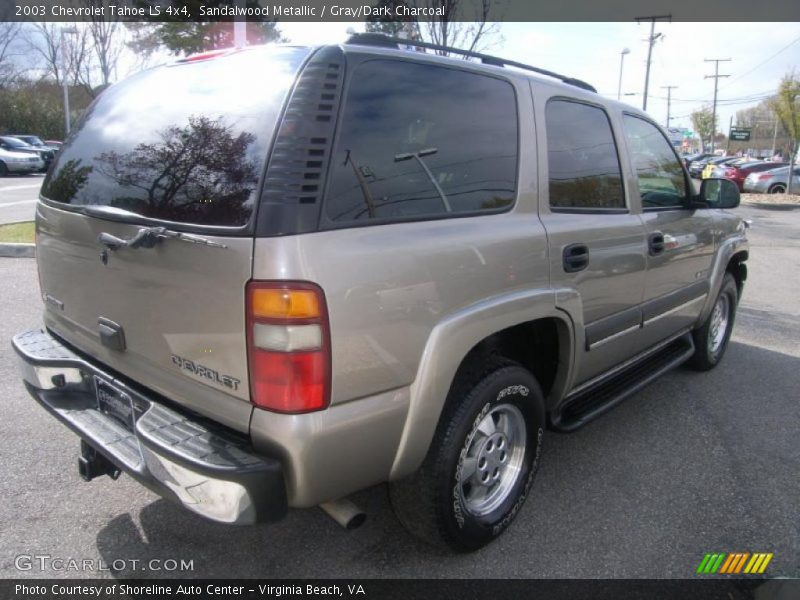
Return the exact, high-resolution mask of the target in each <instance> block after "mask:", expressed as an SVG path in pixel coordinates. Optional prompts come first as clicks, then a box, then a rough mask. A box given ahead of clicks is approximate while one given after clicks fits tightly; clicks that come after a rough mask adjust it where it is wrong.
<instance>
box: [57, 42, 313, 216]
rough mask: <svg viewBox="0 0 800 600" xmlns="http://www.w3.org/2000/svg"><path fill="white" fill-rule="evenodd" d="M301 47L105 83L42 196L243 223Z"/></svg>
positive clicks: (168, 68) (271, 49) (229, 57)
mask: <svg viewBox="0 0 800 600" xmlns="http://www.w3.org/2000/svg"><path fill="white" fill-rule="evenodd" d="M308 52H309V50H308V49H307V48H290V47H268V48H254V49H249V50H245V51H241V52H237V53H233V54H230V55H226V56H221V57H217V58H212V59H209V60H202V61H197V62H187V63H182V64H181V63H179V64H176V65H171V66H166V67H159V68H156V69H152V70H149V71H145V72H143V73H140V74H138V75H136V76H134V77H131V78H130V79H127V80H126V81H124V82H122V83H120V84H117V85H115V86H112V87H111V88H109V89H108V90H106V91H105V92H104V93H103V94H102V95H101V96H100V98H98V100H97V101H96V102H95V103H94V104H93V105H92V106H91V107H90V108H89V109H88V110H87V114H86V116H85V117H84V119H83V120H82V122H81V123H80V125H79V126H78V130H77V131H76V132H75V135H73V136H71V137H70V139H69V140H68V142H67V143H66V144H65V145H64V146H63V147H62V148H61V151H60V153H59V155H58V159H57V161H56V164H55V166H54V168H53V169H52V170H51V172H50V174H49V175H48V177H47V179H46V181H45V183H44V185H43V187H42V195H43V196H44V197H45V198H47V199H49V200H52V201H55V202H61V203H64V204H69V205H72V206H106V207H110V208H114V209H120V210H122V211H129V212H131V213H134V214H135V215H138V216H140V217H147V218H150V219H155V220H158V221H168V222H177V223H185V224H195V225H204V226H224V227H241V226H244V225H246V224H247V223H248V222H249V220H250V217H251V215H252V213H253V210H254V206H255V199H256V196H257V194H256V191H257V186H258V180H259V175H260V174H261V171H262V168H263V165H264V163H265V162H266V157H267V153H268V150H269V144H270V142H271V139H272V134H273V130H274V129H275V124H276V122H277V120H278V116H279V113H280V110H281V106H282V103H283V100H284V98H285V96H286V94H287V93H288V90H289V89H290V87H291V85H292V82H293V81H294V79H295V75H296V73H297V71H298V69H299V67H300V65H301V64H302V62H303V60H304V58H305V57H306V56H307V55H308Z"/></svg>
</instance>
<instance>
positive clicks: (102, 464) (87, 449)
mask: <svg viewBox="0 0 800 600" xmlns="http://www.w3.org/2000/svg"><path fill="white" fill-rule="evenodd" d="M78 473H80V475H81V477H82V478H83V480H84V481H91V480H92V479H94V478H95V477H100V476H101V475H108V476H109V477H111V479H117V478H118V477H119V474H120V470H119V468H117V466H116V465H115V464H114V463H112V462H111V461H110V460H108V459H107V458H106V457H105V456H103V455H102V454H100V453H99V452H98V451H97V450H95V449H94V448H92V447H91V446H90V445H89V444H87V443H86V442H85V441H84V440H81V455H80V456H79V457H78Z"/></svg>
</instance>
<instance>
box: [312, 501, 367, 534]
mask: <svg viewBox="0 0 800 600" xmlns="http://www.w3.org/2000/svg"><path fill="white" fill-rule="evenodd" d="M319 507H320V508H321V509H322V510H324V511H325V512H326V513H328V516H329V517H330V518H331V519H333V520H334V521H336V522H337V523H338V524H339V525H341V526H342V527H344V528H345V529H347V530H350V529H357V528H358V527H361V526H362V525H363V524H364V521H366V520H367V513H365V512H364V511H362V510H361V509H360V508H358V507H357V506H356V505H355V504H353V503H352V502H350V500H347V499H346V498H342V499H340V500H332V501H331V502H323V503H322V504H320V505H319Z"/></svg>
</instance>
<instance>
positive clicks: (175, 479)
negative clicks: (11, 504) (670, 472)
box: [13, 36, 747, 550]
mask: <svg viewBox="0 0 800 600" xmlns="http://www.w3.org/2000/svg"><path fill="white" fill-rule="evenodd" d="M401 43H402V42H401ZM390 46H394V47H390ZM473 58H477V59H478V60H477V61H464V60H457V59H451V58H444V57H441V56H435V55H432V54H426V53H424V52H409V51H404V50H399V49H397V41H396V40H391V39H387V38H382V37H375V36H357V37H355V38H353V39H351V40H350V42H349V43H347V44H344V45H341V46H326V47H319V48H307V47H287V46H277V47H252V48H247V49H243V50H231V51H224V52H216V53H210V54H207V55H200V56H195V57H190V58H188V59H184V60H180V61H178V62H176V63H174V64H171V65H168V66H162V67H159V68H155V69H152V70H149V71H146V72H143V73H140V74H138V75H135V76H133V77H131V78H130V79H128V80H127V81H124V82H122V83H120V84H118V85H115V86H113V87H111V88H109V89H108V90H107V91H105V92H104V93H103V94H102V95H101V96H100V98H99V99H98V100H97V101H96V102H95V103H94V104H93V105H92V106H91V107H90V108H89V109H88V111H87V114H86V116H85V118H84V119H83V120H82V122H81V123H80V125H79V126H78V127H77V129H76V131H75V132H74V133H73V135H72V136H71V137H70V139H69V140H68V141H67V143H66V144H65V145H64V147H63V148H62V150H61V152H60V154H59V156H58V158H57V160H56V163H55V165H54V167H53V168H52V169H51V171H50V173H49V174H48V176H47V179H46V181H45V183H44V186H43V189H42V192H41V199H40V202H39V204H38V206H37V220H36V227H37V259H38V265H39V275H40V279H41V292H42V297H43V299H44V306H45V312H44V328H42V329H36V330H33V331H29V332H26V333H22V334H20V335H18V336H16V337H15V338H14V342H13V343H14V346H15V348H16V350H17V352H18V353H19V356H20V357H21V359H22V361H21V362H22V367H23V371H24V379H25V384H26V386H27V388H28V390H29V391H30V393H31V394H32V395H33V397H34V398H35V399H36V400H37V401H38V402H39V403H40V404H42V405H43V406H44V407H45V408H46V409H47V410H48V411H50V412H51V413H52V414H53V416H55V417H56V418H57V419H59V420H60V421H62V422H63V423H65V424H66V425H67V426H68V427H69V428H70V429H72V430H73V431H74V432H75V433H77V435H78V436H79V437H80V438H81V439H82V440H83V442H82V453H81V457H80V460H79V465H80V468H81V471H82V474H83V475H84V476H85V477H86V478H87V479H90V478H92V477H94V476H96V475H100V474H111V475H112V476H115V475H116V474H118V473H119V472H120V471H124V472H126V473H128V474H130V475H131V476H133V477H134V478H136V479H137V480H139V481H141V482H142V483H144V484H145V485H148V486H149V487H151V488H152V489H154V490H156V491H158V492H159V493H161V494H163V495H164V496H166V497H169V498H172V499H174V500H176V501H178V502H180V503H182V504H183V505H184V506H185V507H186V508H188V509H189V510H192V511H194V512H196V513H198V514H200V515H202V516H204V517H207V518H209V519H212V520H215V521H219V522H225V523H237V524H241V523H255V522H261V521H269V520H275V519H278V518H280V517H282V516H283V515H284V514H285V512H286V510H287V507H311V506H315V505H318V504H321V503H325V502H330V501H335V500H336V499H340V498H343V497H345V496H347V495H348V494H350V493H351V492H354V491H356V490H359V489H362V488H364V487H367V486H371V485H374V484H378V483H381V482H389V485H390V494H391V500H392V504H393V506H394V508H395V509H396V512H397V514H398V516H399V518H400V520H401V521H402V522H403V523H404V524H405V525H406V526H407V527H408V528H409V529H410V530H411V531H412V532H414V533H415V534H416V535H418V536H420V537H422V538H424V539H426V540H429V541H432V542H438V543H442V542H443V543H446V544H448V545H450V546H451V547H453V548H455V549H459V550H470V549H475V548H478V547H480V546H482V545H484V544H486V543H487V542H489V541H490V540H492V539H493V538H495V537H496V536H497V535H499V534H500V533H501V532H502V531H503V530H504V529H505V528H506V527H507V526H508V525H509V523H510V522H511V521H512V520H513V518H514V517H515V515H516V514H517V513H518V512H519V509H520V508H521V506H522V504H523V502H524V500H525V498H526V496H527V495H528V494H529V493H530V489H531V484H532V482H533V478H534V474H535V472H536V469H537V465H538V462H539V456H540V451H541V447H542V443H543V435H544V432H545V430H546V429H548V428H551V429H557V430H571V429H574V428H577V427H579V426H580V425H582V424H583V423H585V422H586V421H588V420H589V419H591V418H593V417H595V416H597V415H599V414H601V413H603V412H605V411H606V410H607V409H609V408H610V407H612V406H614V405H615V404H616V403H618V402H619V401H620V400H622V399H623V398H624V397H626V396H629V395H630V394H631V393H632V392H634V391H635V390H637V389H639V388H641V387H642V386H643V385H644V384H646V383H647V382H649V381H650V380H652V379H653V378H654V377H656V376H657V375H659V374H661V373H663V372H664V371H666V370H667V369H669V368H671V367H674V366H675V365H678V364H680V363H682V362H684V361H690V362H691V364H692V365H694V366H695V367H697V368H699V369H709V368H711V367H713V366H714V365H715V364H717V362H718V361H719V360H720V359H721V357H722V355H723V353H724V352H725V348H726V345H727V342H728V338H729V337H730V334H731V329H732V327H733V320H734V315H735V312H736V306H737V301H738V298H739V296H740V294H741V291H742V285H743V282H744V279H745V277H746V269H745V260H746V259H747V241H746V237H745V227H744V224H743V222H742V221H741V219H739V218H738V217H736V216H735V215H733V214H730V213H728V212H726V211H725V210H722V209H724V208H732V207H735V206H736V205H737V204H738V201H739V196H738V191H737V190H736V189H735V186H733V185H732V184H731V183H730V182H727V181H723V180H705V181H704V182H703V186H702V188H701V190H700V193H699V194H696V193H695V192H694V189H693V188H692V185H691V182H690V180H689V177H688V175H687V173H686V172H685V170H684V168H683V165H682V164H681V161H680V160H679V158H678V157H677V156H676V155H675V153H674V151H673V149H672V146H671V145H670V143H669V141H668V139H667V137H666V136H665V135H664V132H663V131H662V130H661V129H660V128H659V127H658V126H657V125H655V124H654V123H653V121H652V120H651V119H650V118H649V117H648V116H647V115H646V114H643V113H641V112H640V111H638V110H636V109H634V108H631V107H629V106H626V105H623V104H620V103H617V102H614V101H611V100H608V99H605V98H602V97H600V96H599V95H597V94H596V93H595V92H594V91H593V89H592V88H591V86H589V85H587V84H585V83H583V82H580V81H577V80H573V79H569V78H567V77H561V76H558V75H556V74H553V73H549V72H546V71H541V70H537V69H535V68H533V67H525V68H519V69H508V68H505V67H504V65H508V64H509V63H504V61H502V60H500V59H497V58H494V57H488V56H477V57H473ZM515 66H517V67H520V65H515ZM537 71H538V73H537Z"/></svg>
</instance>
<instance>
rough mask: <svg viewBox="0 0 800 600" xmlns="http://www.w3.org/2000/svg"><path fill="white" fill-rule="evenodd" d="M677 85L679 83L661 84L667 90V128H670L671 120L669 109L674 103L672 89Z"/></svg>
mask: <svg viewBox="0 0 800 600" xmlns="http://www.w3.org/2000/svg"><path fill="white" fill-rule="evenodd" d="M676 87H678V86H677V85H662V86H661V89H662V90H667V129H669V122H670V120H671V117H670V116H669V109H670V104H672V90H674V89H675V88H676Z"/></svg>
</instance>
